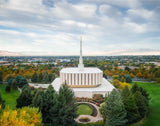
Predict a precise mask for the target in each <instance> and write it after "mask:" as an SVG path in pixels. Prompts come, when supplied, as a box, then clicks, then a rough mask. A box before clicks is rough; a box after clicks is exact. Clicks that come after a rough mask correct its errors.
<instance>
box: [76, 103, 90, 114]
mask: <svg viewBox="0 0 160 126" xmlns="http://www.w3.org/2000/svg"><path fill="white" fill-rule="evenodd" d="M77 113H78V114H79V115H91V114H92V109H91V108H90V107H89V106H88V105H87V104H80V105H79V106H78V111H77Z"/></svg>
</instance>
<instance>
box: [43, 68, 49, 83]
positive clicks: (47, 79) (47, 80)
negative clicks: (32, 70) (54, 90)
mask: <svg viewBox="0 0 160 126" xmlns="http://www.w3.org/2000/svg"><path fill="white" fill-rule="evenodd" d="M48 82H49V77H48V72H47V71H45V73H44V75H43V83H48Z"/></svg>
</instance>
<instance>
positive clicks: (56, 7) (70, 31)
mask: <svg viewBox="0 0 160 126" xmlns="http://www.w3.org/2000/svg"><path fill="white" fill-rule="evenodd" d="M81 35H82V36H83V54H84V55H160V48H159V47H160V1H159V0H81V1H78V0H0V50H3V51H9V52H17V53H18V54H19V55H78V54H79V39H80V36H81Z"/></svg>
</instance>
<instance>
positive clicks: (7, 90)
mask: <svg viewBox="0 0 160 126" xmlns="http://www.w3.org/2000/svg"><path fill="white" fill-rule="evenodd" d="M5 91H6V92H7V93H9V92H10V91H11V87H10V86H9V85H7V86H6V88H5Z"/></svg>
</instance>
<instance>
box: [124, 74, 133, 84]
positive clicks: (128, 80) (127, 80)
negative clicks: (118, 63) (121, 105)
mask: <svg viewBox="0 0 160 126" xmlns="http://www.w3.org/2000/svg"><path fill="white" fill-rule="evenodd" d="M125 79H126V82H127V83H131V82H132V78H131V77H130V76H129V74H126V75H125Z"/></svg>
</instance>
